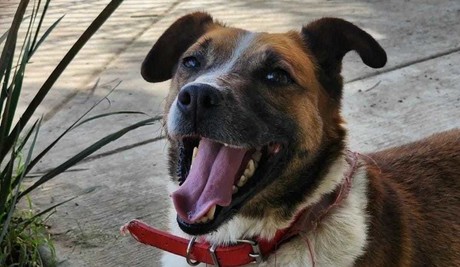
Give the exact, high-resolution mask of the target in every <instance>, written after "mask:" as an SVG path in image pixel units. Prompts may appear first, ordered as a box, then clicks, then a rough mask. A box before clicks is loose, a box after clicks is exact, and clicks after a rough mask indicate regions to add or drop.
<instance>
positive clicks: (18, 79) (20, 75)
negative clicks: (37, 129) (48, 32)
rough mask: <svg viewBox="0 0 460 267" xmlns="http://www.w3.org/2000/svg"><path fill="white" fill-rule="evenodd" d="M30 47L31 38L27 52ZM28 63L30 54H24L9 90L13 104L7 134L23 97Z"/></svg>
mask: <svg viewBox="0 0 460 267" xmlns="http://www.w3.org/2000/svg"><path fill="white" fill-rule="evenodd" d="M29 47H30V38H28V41H27V43H26V46H25V51H29ZM27 61H29V56H28V53H24V54H23V55H22V60H21V64H20V66H19V69H18V71H17V72H16V74H15V76H14V77H13V81H14V83H12V85H11V88H10V89H9V91H10V92H11V102H10V103H9V105H7V106H8V109H9V111H8V118H7V119H8V120H7V122H6V125H5V126H6V128H5V130H4V131H5V133H6V134H8V133H9V131H10V128H11V124H12V123H13V119H14V114H15V113H16V108H17V105H18V101H19V96H20V95H21V91H22V90H21V89H22V81H23V79H24V72H25V70H26V65H27ZM5 109H6V107H5Z"/></svg>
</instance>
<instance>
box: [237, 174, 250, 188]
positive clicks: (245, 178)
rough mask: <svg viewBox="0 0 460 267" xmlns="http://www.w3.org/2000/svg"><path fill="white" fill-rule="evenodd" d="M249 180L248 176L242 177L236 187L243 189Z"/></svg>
mask: <svg viewBox="0 0 460 267" xmlns="http://www.w3.org/2000/svg"><path fill="white" fill-rule="evenodd" d="M247 180H248V178H247V177H246V176H244V175H241V178H240V180H239V181H238V183H237V184H236V185H237V186H239V187H242V186H243V185H244V184H245V183H246V181H247Z"/></svg>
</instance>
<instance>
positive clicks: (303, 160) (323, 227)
mask: <svg viewBox="0 0 460 267" xmlns="http://www.w3.org/2000/svg"><path fill="white" fill-rule="evenodd" d="M350 51H356V52H357V53H358V55H359V56H360V58H361V59H362V61H363V63H364V64H366V65H367V66H370V67H372V68H381V67H383V66H384V65H385V64H386V61H387V57H386V53H385V51H384V49H383V48H382V47H381V46H380V45H379V44H378V43H377V41H376V40H375V39H374V38H372V37H371V36H370V35H369V34H368V33H366V32H365V31H363V30H362V29H360V28H359V27H357V26H355V25H354V24H352V23H350V22H347V21H345V20H342V19H338V18H322V19H319V20H316V21H313V22H311V23H309V24H308V25H306V26H304V27H302V29H301V30H300V32H299V31H290V32H287V33H276V34H271V33H265V32H250V31H246V30H243V29H238V28H232V27H229V26H226V25H224V24H222V23H220V22H218V21H216V20H214V19H213V18H212V17H211V16H210V15H209V14H207V13H204V12H195V13H191V14H188V15H185V16H183V17H181V18H179V19H178V20H177V21H176V22H174V23H173V24H172V25H171V26H170V27H169V28H168V29H167V30H166V31H165V32H164V33H163V35H161V37H160V38H159V39H158V40H157V42H156V43H155V44H154V46H153V48H152V49H151V50H150V52H149V53H148V55H147V56H146V58H145V60H144V62H143V64H142V69H141V74H142V76H143V78H144V79H145V80H146V81H148V82H153V83H155V82H162V81H166V80H169V79H171V86H170V90H169V94H168V96H167V98H166V105H165V110H164V126H165V131H166V133H167V138H168V142H169V173H170V175H171V177H172V183H171V188H170V189H171V192H172V193H171V198H172V202H173V204H174V208H175V209H174V210H173V211H172V212H171V218H170V228H171V229H170V230H171V231H172V232H173V233H174V234H176V235H178V236H182V237H186V238H191V237H193V236H198V239H196V242H207V243H209V244H210V245H214V246H223V247H225V246H233V245H235V244H237V243H238V242H241V241H238V240H241V239H246V240H255V239H257V240H273V239H274V238H276V236H277V235H278V233H280V231H281V232H283V231H285V229H289V230H288V231H287V232H289V233H290V234H289V235H288V236H286V237H285V238H280V239H279V240H280V242H278V243H277V244H276V246H275V249H274V250H273V251H271V252H270V253H269V254H268V255H259V254H258V256H260V258H262V257H263V258H262V260H261V261H259V262H260V263H259V264H260V265H261V266H316V267H318V266H335V267H337V266H339V267H340V266H392V267H393V266H460V130H458V129H454V130H450V131H447V132H443V133H439V134H436V135H433V136H431V137H428V138H426V139H423V140H420V141H417V142H414V143H410V144H406V145H403V146H399V147H394V148H389V149H386V150H383V151H380V152H375V153H371V154H367V155H363V154H359V153H355V152H351V151H349V150H347V143H346V134H347V131H346V129H345V126H344V120H343V119H342V116H341V114H340V109H341V99H342V91H343V80H342V76H341V68H342V59H343V57H344V56H345V54H347V53H348V52H350ZM294 228H295V229H294ZM283 229H284V230H283ZM293 229H294V230H293ZM285 232H286V231H285ZM194 240H195V239H194ZM198 240H201V241H198ZM191 245H192V246H193V242H192V244H191ZM260 258H259V260H260ZM192 262H193V261H192ZM192 262H191V263H192ZM215 263H216V264H220V265H224V264H223V263H219V262H215ZM162 264H163V265H164V266H180V265H181V264H183V265H184V266H188V264H187V263H186V262H185V260H184V258H183V257H179V256H176V255H173V254H170V253H165V254H164V256H163V258H162ZM197 264H198V263H197ZM203 266H204V264H203Z"/></svg>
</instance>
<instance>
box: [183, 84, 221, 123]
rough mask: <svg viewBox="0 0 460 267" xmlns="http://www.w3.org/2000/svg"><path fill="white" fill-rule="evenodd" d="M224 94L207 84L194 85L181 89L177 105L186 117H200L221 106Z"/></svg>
mask: <svg viewBox="0 0 460 267" xmlns="http://www.w3.org/2000/svg"><path fill="white" fill-rule="evenodd" d="M221 101H222V94H221V92H220V91H219V90H218V89H217V88H214V87H212V86H210V85H207V84H192V85H187V86H185V87H184V88H182V89H181V91H180V92H179V95H178V96H177V105H178V107H179V109H180V110H181V111H182V112H183V113H185V114H186V115H190V116H191V117H195V116H196V117H200V116H202V115H205V113H206V112H208V111H209V110H211V109H212V108H214V107H216V106H219V105H220V103H221Z"/></svg>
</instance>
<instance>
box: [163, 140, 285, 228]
mask: <svg viewBox="0 0 460 267" xmlns="http://www.w3.org/2000/svg"><path fill="white" fill-rule="evenodd" d="M282 149H283V145H282V144H281V143H277V142H270V143H268V144H266V145H263V146H259V147H253V148H245V147H240V146H237V145H229V144H225V143H222V142H219V141H215V140H211V139H207V138H201V137H184V138H182V140H181V144H180V156H179V166H178V171H179V173H178V174H179V178H180V181H181V186H180V188H179V189H178V190H177V191H175V192H174V193H173V194H172V199H173V202H174V206H175V208H176V211H177V214H178V217H177V219H178V222H179V226H180V227H181V228H182V230H183V231H185V232H187V233H189V234H194V235H199V234H205V233H208V232H210V231H213V230H215V229H216V228H217V227H218V226H219V225H220V224H222V223H223V222H224V221H225V220H227V219H229V218H230V217H231V216H232V215H233V214H234V213H236V211H237V210H238V209H239V208H240V207H241V206H242V205H243V204H244V203H245V201H247V200H248V199H249V198H250V197H251V196H253V195H254V194H255V193H256V192H257V191H258V190H256V189H257V188H260V187H261V186H260V185H261V184H262V183H261V181H263V180H264V179H263V177H264V176H265V173H266V172H268V171H269V169H271V167H272V166H273V163H274V161H276V158H277V156H278V154H280V153H279V152H280V151H282ZM265 182H266V181H265Z"/></svg>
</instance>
